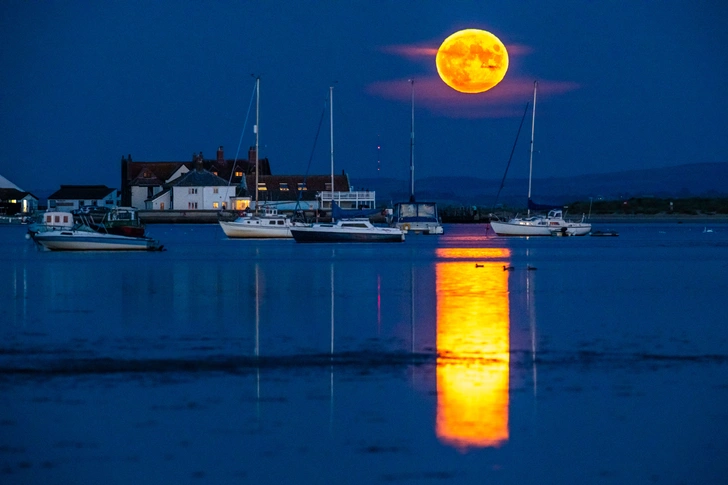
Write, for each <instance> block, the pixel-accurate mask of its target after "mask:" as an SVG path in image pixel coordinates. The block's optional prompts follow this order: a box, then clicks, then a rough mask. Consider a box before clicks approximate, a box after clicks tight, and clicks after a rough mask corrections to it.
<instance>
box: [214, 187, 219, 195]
mask: <svg viewBox="0 0 728 485" xmlns="http://www.w3.org/2000/svg"><path fill="white" fill-rule="evenodd" d="M219 192H220V189H218V188H217V187H215V188H214V189H212V193H213V194H217V193H219Z"/></svg>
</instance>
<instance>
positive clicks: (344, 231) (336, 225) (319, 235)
mask: <svg viewBox="0 0 728 485" xmlns="http://www.w3.org/2000/svg"><path fill="white" fill-rule="evenodd" d="M291 234H292V235H293V239H295V240H296V242H300V243H315V242H336V243H340V242H355V243H356V242H376V243H384V242H403V241H404V232H402V230H400V229H397V228H394V227H379V226H375V225H374V224H372V223H371V222H370V221H369V219H342V220H339V221H336V222H331V223H315V224H309V225H301V226H293V227H291Z"/></svg>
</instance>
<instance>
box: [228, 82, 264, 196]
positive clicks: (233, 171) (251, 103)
mask: <svg viewBox="0 0 728 485" xmlns="http://www.w3.org/2000/svg"><path fill="white" fill-rule="evenodd" d="M255 88H256V84H255V83H253V93H252V94H251V95H250V103H249V104H248V112H247V113H246V114H245V123H244V124H243V131H242V132H241V133H240V141H239V142H238V150H237V151H236V152H235V159H234V160H233V169H232V170H230V179H229V180H228V186H229V185H230V182H232V181H233V173H235V166H236V165H237V163H238V155H239V154H240V145H242V144H243V135H245V130H246V129H247V128H248V118H250V110H251V108H252V107H253V100H254V99H255ZM256 156H257V155H256ZM243 177H245V174H243Z"/></svg>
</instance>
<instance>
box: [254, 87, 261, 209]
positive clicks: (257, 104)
mask: <svg viewBox="0 0 728 485" xmlns="http://www.w3.org/2000/svg"><path fill="white" fill-rule="evenodd" d="M255 91H256V99H255V213H256V214H257V213H258V160H260V157H259V156H258V136H259V133H258V132H259V131H260V130H259V129H258V126H260V76H258V77H256V78H255Z"/></svg>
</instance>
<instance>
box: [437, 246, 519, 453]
mask: <svg viewBox="0 0 728 485" xmlns="http://www.w3.org/2000/svg"><path fill="white" fill-rule="evenodd" d="M437 254H438V256H439V257H440V258H446V259H450V258H468V257H476V258H478V259H480V260H481V262H479V263H478V267H476V262H475V261H477V260H478V259H476V260H475V261H473V260H471V261H453V262H449V261H443V262H438V263H437V265H436V269H435V271H436V278H437V280H436V282H437V352H438V361H437V391H438V392H437V395H438V402H437V424H436V433H437V436H438V437H439V438H440V439H441V440H442V441H443V442H445V443H447V444H449V445H452V446H455V447H458V448H461V449H467V448H469V447H497V446H501V445H503V444H504V443H505V442H506V441H508V436H509V430H508V402H509V379H510V378H509V362H510V337H509V318H510V316H509V302H508V275H509V272H508V271H503V264H504V262H503V260H502V258H508V257H509V256H510V252H509V251H508V250H507V249H497V248H496V249H491V248H440V249H438V251H437ZM476 254H480V255H481V256H479V257H477V256H475V255H476ZM488 255H490V256H491V257H493V258H497V259H500V261H497V262H492V261H491V262H488V261H482V260H483V259H486V260H487V259H488V257H489V256H488ZM505 264H508V263H507V262H506V263H505Z"/></svg>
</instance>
